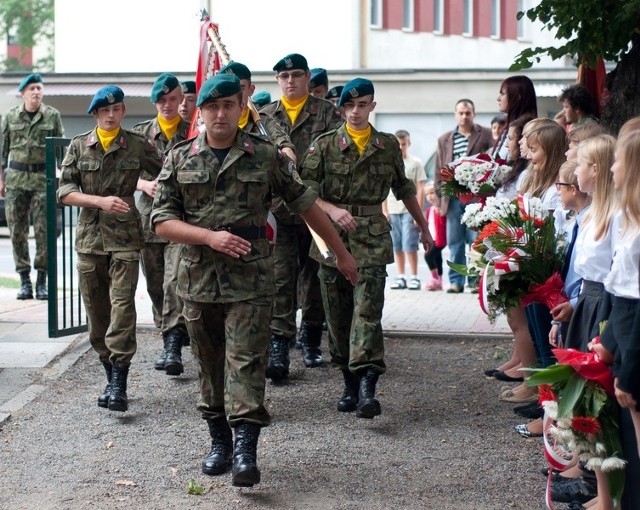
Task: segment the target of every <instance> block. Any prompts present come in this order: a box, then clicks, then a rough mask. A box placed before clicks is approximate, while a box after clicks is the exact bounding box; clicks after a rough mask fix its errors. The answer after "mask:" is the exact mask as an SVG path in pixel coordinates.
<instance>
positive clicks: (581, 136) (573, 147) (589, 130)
mask: <svg viewBox="0 0 640 510" xmlns="http://www.w3.org/2000/svg"><path fill="white" fill-rule="evenodd" d="M605 132H606V131H605V129H604V128H603V127H602V126H601V125H600V124H585V125H583V126H576V127H575V128H573V129H572V130H571V131H569V132H568V133H567V145H568V149H567V152H565V156H566V157H567V159H576V157H577V155H578V145H579V144H580V142H584V141H585V140H588V139H589V138H591V137H594V136H598V135H603V134H605Z"/></svg>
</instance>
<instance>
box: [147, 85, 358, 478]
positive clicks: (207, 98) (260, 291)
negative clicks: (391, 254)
mask: <svg viewBox="0 0 640 510" xmlns="http://www.w3.org/2000/svg"><path fill="white" fill-rule="evenodd" d="M242 98H243V95H242V91H241V85H240V81H239V80H238V79H237V78H236V77H235V76H234V75H232V74H228V73H218V74H217V75H215V76H214V77H212V78H209V79H208V80H207V81H206V82H205V83H204V84H203V86H202V88H201V90H200V92H199V94H198V101H197V106H198V107H199V108H200V115H201V117H202V119H203V121H204V126H205V130H204V131H203V132H202V133H201V134H200V135H198V137H196V138H194V139H191V140H188V141H186V142H183V143H181V144H179V145H177V146H176V147H174V149H173V150H171V151H170V152H169V154H168V157H167V159H166V161H165V164H164V168H163V170H162V174H161V175H160V178H159V186H158V193H157V194H156V198H155V201H154V207H153V212H152V215H151V219H152V222H153V225H154V228H155V231H156V233H158V234H159V235H161V236H163V237H165V238H167V239H171V240H172V241H174V242H176V243H181V244H182V246H183V248H182V254H181V257H180V265H179V269H178V293H179V294H180V296H182V298H183V299H184V304H185V308H184V314H185V317H186V318H187V327H188V329H189V334H190V336H191V340H192V346H193V353H194V355H195V356H196V358H197V360H198V363H199V366H200V372H199V380H200V397H201V398H200V402H199V405H198V407H199V409H200V411H201V412H202V415H203V418H205V419H206V420H207V423H208V425H209V432H210V435H211V439H212V444H211V452H210V453H209V455H208V456H207V457H206V458H205V460H204V461H203V463H202V470H203V472H204V473H206V474H210V475H219V474H222V473H224V472H226V471H227V470H228V469H229V466H230V464H233V467H232V471H233V484H234V485H236V486H242V487H251V486H253V485H255V484H257V483H259V482H260V470H259V469H258V466H257V462H256V453H257V452H256V449H257V443H258V436H259V433H260V428H261V427H264V426H266V425H268V424H269V421H270V417H269V413H268V412H267V409H266V408H265V406H264V390H265V366H264V358H265V354H266V350H267V345H268V342H269V319H270V317H271V309H272V304H273V293H274V285H273V279H274V269H273V258H272V247H271V245H270V244H269V242H268V241H267V239H266V228H265V227H264V225H265V223H266V220H267V215H268V213H269V206H270V202H271V197H272V195H273V194H278V195H279V196H280V197H281V198H282V199H283V200H284V201H285V202H286V203H287V204H288V207H290V208H291V209H292V210H294V211H296V212H298V213H300V214H301V215H302V216H303V217H304V219H305V220H306V221H307V222H309V224H310V225H311V226H312V227H313V228H314V229H315V230H316V231H317V232H318V233H319V234H320V235H322V236H324V238H325V240H326V241H327V243H328V244H329V246H330V247H331V249H332V250H334V253H335V255H336V260H337V264H338V267H339V268H340V270H341V271H342V272H343V274H344V275H345V278H347V279H348V280H349V281H351V282H352V283H353V284H355V283H356V281H357V279H358V275H357V271H356V267H355V262H354V260H353V258H352V257H351V256H350V255H349V253H348V252H347V251H346V249H345V247H344V245H343V244H342V243H341V242H340V239H339V237H338V236H337V235H336V233H335V231H334V230H333V228H332V226H331V224H330V222H329V220H328V218H327V217H326V215H324V213H323V212H322V211H321V210H320V209H319V208H318V206H317V205H316V204H315V200H316V197H317V195H316V194H315V193H314V192H312V191H311V190H309V189H307V188H306V187H305V186H304V185H303V184H302V181H301V180H300V177H299V176H298V173H297V172H296V168H295V163H294V162H293V161H292V160H290V159H289V158H287V157H286V156H283V155H282V154H281V153H279V152H278V150H277V148H276V147H275V146H274V145H273V144H272V143H271V142H269V141H267V140H265V139H264V138H262V137H260V136H256V135H253V134H249V133H247V132H245V131H243V130H240V129H239V128H238V122H239V121H240V117H241V115H242V111H243V109H244V107H245V105H244V103H243V99H242ZM232 429H234V431H235V439H234V441H233V443H232Z"/></svg>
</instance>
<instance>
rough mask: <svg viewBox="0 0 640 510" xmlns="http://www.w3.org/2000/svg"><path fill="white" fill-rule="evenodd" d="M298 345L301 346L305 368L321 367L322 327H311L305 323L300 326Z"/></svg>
mask: <svg viewBox="0 0 640 510" xmlns="http://www.w3.org/2000/svg"><path fill="white" fill-rule="evenodd" d="M299 338H300V343H301V344H302V361H304V366H305V367H307V368H314V367H319V366H320V365H322V351H321V350H320V342H321V341H322V326H313V325H311V324H309V323H307V322H302V324H301V325H300V337H299Z"/></svg>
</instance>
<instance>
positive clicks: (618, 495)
mask: <svg viewBox="0 0 640 510" xmlns="http://www.w3.org/2000/svg"><path fill="white" fill-rule="evenodd" d="M624 471H625V470H624V469H616V470H615V471H609V472H608V473H607V483H608V485H609V493H610V494H611V498H612V499H613V508H620V502H621V501H622V492H623V491H624Z"/></svg>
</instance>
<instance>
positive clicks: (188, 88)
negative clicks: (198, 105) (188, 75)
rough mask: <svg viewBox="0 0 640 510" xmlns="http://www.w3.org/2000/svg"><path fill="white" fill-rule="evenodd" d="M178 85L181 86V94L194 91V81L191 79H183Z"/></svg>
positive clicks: (193, 92)
mask: <svg viewBox="0 0 640 510" xmlns="http://www.w3.org/2000/svg"><path fill="white" fill-rule="evenodd" d="M180 86H181V87H182V93H183V94H195V93H196V82H195V81H193V80H187V81H183V82H182V83H181V84H180Z"/></svg>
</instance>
